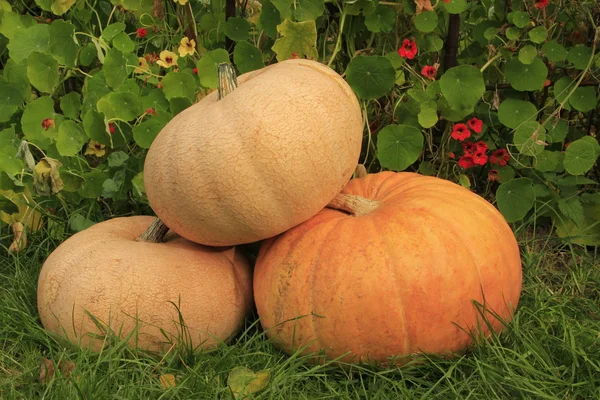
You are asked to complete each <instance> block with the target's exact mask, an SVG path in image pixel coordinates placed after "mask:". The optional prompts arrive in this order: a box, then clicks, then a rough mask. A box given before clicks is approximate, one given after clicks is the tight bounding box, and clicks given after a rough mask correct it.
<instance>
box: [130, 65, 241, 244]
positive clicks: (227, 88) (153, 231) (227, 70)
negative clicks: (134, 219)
mask: <svg viewBox="0 0 600 400" xmlns="http://www.w3.org/2000/svg"><path fill="white" fill-rule="evenodd" d="M237 86H238V83H237V76H236V74H235V70H234V69H233V65H231V64H229V63H222V64H219V88H218V89H219V100H221V99H222V98H223V97H225V96H227V95H228V94H229V93H231V92H233V91H234V90H235V88H237ZM167 232H169V227H168V226H166V225H165V224H164V223H163V222H162V221H161V220H160V218H156V219H155V220H154V222H153V223H152V224H151V225H150V227H148V229H146V232H144V233H142V234H141V235H140V236H139V237H138V238H137V239H136V240H137V241H138V242H151V243H160V242H164V241H165V236H166V235H167Z"/></svg>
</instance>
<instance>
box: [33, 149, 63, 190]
mask: <svg viewBox="0 0 600 400" xmlns="http://www.w3.org/2000/svg"><path fill="white" fill-rule="evenodd" d="M61 165H62V163H61V162H60V161H58V160H55V159H54V158H50V157H44V158H42V159H41V160H40V161H39V162H38V163H37V164H36V166H35V167H34V168H33V187H34V189H35V191H36V192H37V193H38V194H39V195H46V196H49V195H51V194H56V193H58V192H60V191H61V190H62V188H63V187H64V186H65V185H64V184H63V181H62V179H60V173H59V172H58V168H59V167H60V166H61Z"/></svg>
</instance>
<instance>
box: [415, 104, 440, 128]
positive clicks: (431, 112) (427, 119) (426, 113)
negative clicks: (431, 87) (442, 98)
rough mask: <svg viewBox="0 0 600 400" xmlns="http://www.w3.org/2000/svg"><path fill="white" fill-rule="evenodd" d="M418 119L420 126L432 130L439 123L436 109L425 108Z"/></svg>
mask: <svg viewBox="0 0 600 400" xmlns="http://www.w3.org/2000/svg"><path fill="white" fill-rule="evenodd" d="M434 104H435V103H434ZM417 117H418V119H419V124H420V125H421V126H422V127H423V128H431V127H432V126H434V125H435V124H436V123H437V122H438V115H437V110H436V109H435V108H423V109H421V112H419V114H418V116H417Z"/></svg>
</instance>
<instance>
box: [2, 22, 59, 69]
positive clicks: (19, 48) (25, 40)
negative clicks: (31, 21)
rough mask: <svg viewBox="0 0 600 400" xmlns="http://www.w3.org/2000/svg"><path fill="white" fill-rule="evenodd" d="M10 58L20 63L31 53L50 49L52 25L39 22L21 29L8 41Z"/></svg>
mask: <svg viewBox="0 0 600 400" xmlns="http://www.w3.org/2000/svg"><path fill="white" fill-rule="evenodd" d="M6 47H8V50H9V55H10V58H12V59H13V60H14V61H15V62H17V63H20V62H21V61H23V60H25V59H26V58H27V57H29V55H30V54H31V53H33V52H34V51H37V52H39V53H47V52H48V51H49V49H50V27H49V26H48V25H45V24H37V25H34V26H32V27H29V28H27V29H25V30H23V31H21V32H20V33H19V34H18V35H16V36H15V37H14V38H12V40H11V41H10V42H9V43H8V46H6Z"/></svg>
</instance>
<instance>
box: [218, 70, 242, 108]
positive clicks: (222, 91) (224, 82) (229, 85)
mask: <svg viewBox="0 0 600 400" xmlns="http://www.w3.org/2000/svg"><path fill="white" fill-rule="evenodd" d="M237 87H238V82H237V76H236V75H235V70H234V69H233V65H231V64H229V63H221V64H219V100H221V99H222V98H223V97H225V96H227V95H228V94H229V93H231V92H233V90H234V89H235V88H237Z"/></svg>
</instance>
